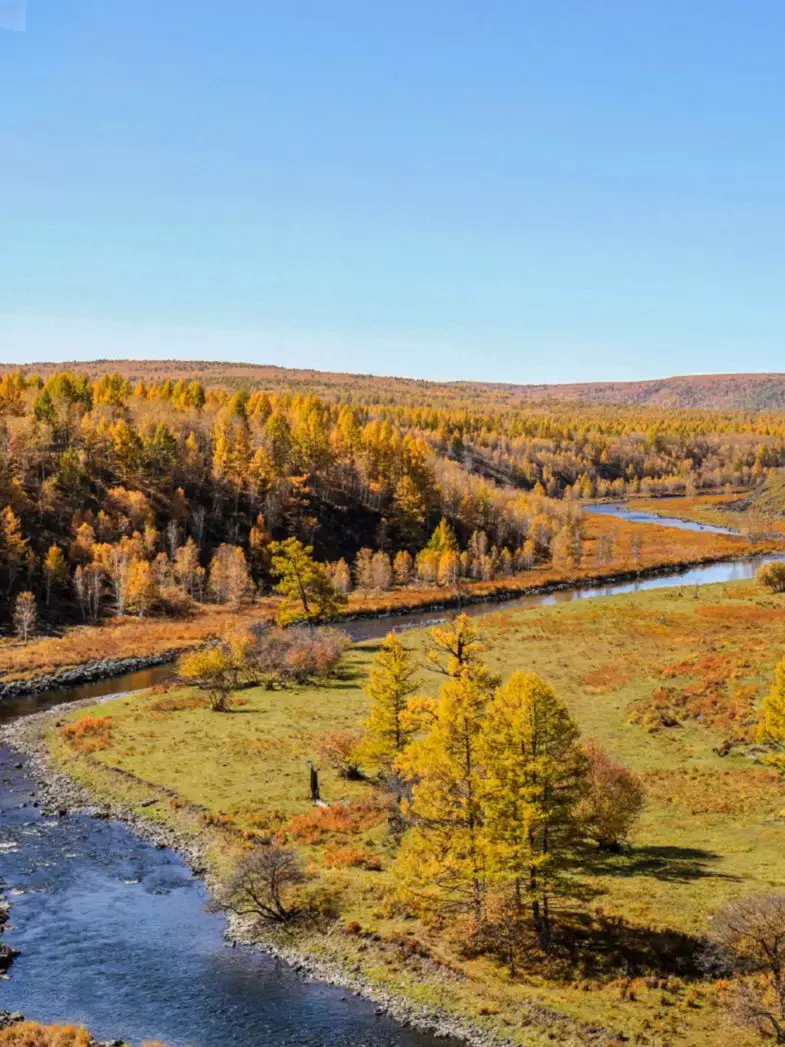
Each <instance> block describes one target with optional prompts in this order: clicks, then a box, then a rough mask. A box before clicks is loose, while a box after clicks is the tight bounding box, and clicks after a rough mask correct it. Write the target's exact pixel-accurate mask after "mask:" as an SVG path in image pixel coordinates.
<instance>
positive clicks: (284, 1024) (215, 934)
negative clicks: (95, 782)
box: [0, 506, 773, 1047]
mask: <svg viewBox="0 0 785 1047" xmlns="http://www.w3.org/2000/svg"><path fill="white" fill-rule="evenodd" d="M618 508H619V507H616V506H612V507H605V506H602V507H590V511H602V512H610V511H611V509H618ZM617 515H618V513H617ZM623 515H625V517H627V516H628V514H627V513H626V512H624V513H623ZM637 515H638V517H639V518H638V519H637V520H636V522H640V523H641V524H642V525H644V524H646V523H657V524H659V525H663V524H665V520H664V519H663V518H660V517H653V516H650V517H646V515H645V514H637ZM640 517H642V518H640ZM684 523H685V521H676V522H675V523H672V524H670V525H671V526H681V525H683V524H684ZM665 525H666V526H667V525H668V524H665ZM692 526H693V527H696V526H698V525H692ZM772 558H773V557H772V556H765V557H760V558H757V559H752V560H738V561H727V562H724V563H715V564H707V565H705V566H701V567H692V568H689V569H687V570H685V571H682V572H679V573H678V574H667V575H661V576H658V577H654V578H644V579H640V580H637V581H634V582H623V583H619V584H608V585H602V586H595V587H592V588H583V589H581V588H577V589H565V590H561V591H559V592H555V593H551V594H548V595H538V596H525V597H521V598H517V599H512V600H507V601H505V602H504V606H505V607H529V606H541V605H544V604H550V603H555V602H557V601H567V600H576V599H591V598H593V597H597V596H613V595H617V594H619V593H624V592H631V591H636V590H646V589H654V588H661V587H665V586H674V585H705V584H707V583H710V582H723V581H737V580H739V579H743V578H750V577H752V576H753V575H754V573H755V571H756V570H757V568H758V566H759V565H760V563H762V562H765V561H766V560H770V559H772ZM499 606H500V603H499V601H490V602H489V603H487V604H474V605H472V606H470V607H468V608H467V611H468V612H469V613H470V614H473V615H476V614H483V613H487V612H488V611H489V610H495V609H498V607H499ZM436 618H437V615H435V614H434V612H433V611H430V612H419V613H417V614H410V615H402V616H398V617H396V618H394V619H393V618H389V619H382V620H371V621H361V622H354V623H348V625H347V629H348V630H349V631H350V633H351V634H352V636H353V638H354V639H358V640H362V639H370V638H374V637H379V636H382V635H384V634H385V633H386V632H387V631H388V630H389V629H390V628H391V627H392V626H395V627H396V628H408V627H414V626H422V625H426V624H428V623H429V622H432V621H434V620H435V619H436ZM170 671H171V670H170V669H169V668H168V667H167V666H159V667H157V668H154V669H149V670H145V671H142V672H137V673H131V674H129V675H127V676H125V677H119V678H117V679H114V680H103V681H100V682H97V683H93V684H89V685H85V686H83V687H76V688H73V689H72V690H70V691H59V692H55V693H52V694H45V695H38V696H35V697H30V698H25V699H21V700H19V701H15V702H7V703H4V704H3V705H2V706H0V721H6V722H7V721H8V720H9V719H13V718H15V717H18V716H24V715H27V714H29V713H32V712H36V711H39V710H41V709H44V708H47V707H50V706H54V705H56V704H67V703H68V702H69V701H75V700H78V699H83V698H90V697H100V696H102V695H107V694H111V693H116V692H120V691H129V690H135V689H139V688H142V687H148V686H150V685H152V684H153V683H156V682H158V681H160V680H163V679H166V676H167V674H168V673H169V672H170ZM36 802H37V801H36V788H35V785H34V783H33V782H32V780H31V778H30V777H29V775H28V774H27V772H26V769H25V766H24V762H23V761H21V759H20V757H19V756H18V755H17V754H16V753H14V752H12V751H9V750H8V749H3V748H0V874H1V875H2V878H3V880H4V881H5V883H6V885H7V891H8V896H9V900H10V901H11V902H12V903H13V907H12V910H11V922H12V928H11V929H9V930H8V932H7V934H6V936H5V940H6V941H7V942H8V944H10V945H12V946H14V947H15V948H17V949H19V950H21V955H20V956H19V958H18V959H17V960H16V962H15V963H14V965H13V966H12V968H11V977H10V980H8V981H3V982H0V1009H2V1008H6V1009H9V1010H19V1011H22V1012H23V1013H24V1014H26V1015H28V1016H30V1017H35V1018H36V1019H39V1020H42V1021H66V1020H78V1021H82V1022H84V1024H85V1025H87V1026H88V1027H89V1028H90V1029H91V1030H92V1031H93V1032H94V1033H95V1034H96V1035H98V1036H99V1037H102V1038H107V1039H108V1038H113V1037H118V1036H120V1037H124V1038H126V1039H128V1040H129V1041H132V1042H135V1043H139V1042H140V1041H142V1040H152V1039H158V1040H162V1041H163V1042H165V1043H167V1044H169V1045H171V1047H217V1045H218V1044H222V1045H227V1047H229V1045H231V1047H293V1045H303V1047H328V1045H329V1047H387V1045H390V1047H392V1045H396V1047H436V1044H439V1045H442V1047H444V1045H445V1044H449V1043H450V1041H448V1040H445V1039H443V1038H440V1039H437V1038H435V1037H433V1036H430V1035H427V1034H423V1033H418V1032H416V1031H414V1030H412V1029H409V1028H405V1027H403V1026H401V1025H398V1024H396V1023H395V1022H394V1021H392V1020H391V1019H389V1018H387V1017H385V1016H381V1015H378V1014H377V1013H376V1008H375V1006H374V1005H373V1004H372V1003H368V1002H366V1001H364V1000H361V999H359V998H357V997H355V996H353V995H352V994H350V993H347V992H344V991H342V990H339V989H335V988H332V987H329V986H326V985H322V984H319V983H315V982H308V981H305V980H304V979H303V978H301V977H300V976H299V975H298V974H296V973H295V972H294V971H293V970H292V969H290V968H289V967H287V966H286V965H285V964H282V963H279V962H277V961H275V960H273V959H271V958H270V957H269V956H267V955H265V954H264V953H262V952H260V951H258V950H253V949H249V948H245V947H235V948H232V947H229V946H228V945H227V944H226V942H225V940H224V936H223V935H224V930H225V921H224V919H223V917H222V916H220V915H219V914H216V913H209V912H207V911H206V910H205V903H206V901H207V898H206V893H205V890H204V888H203V887H202V885H201V883H200V882H199V881H198V880H197V879H195V878H194V877H193V876H192V875H191V874H190V872H189V871H188V869H187V867H186V865H185V864H184V862H183V861H181V859H180V858H179V857H178V856H177V855H176V854H174V853H173V852H171V851H167V850H158V849H156V848H155V847H153V846H152V845H150V844H148V843H145V842H143V841H141V840H140V839H138V838H137V837H136V836H135V835H133V833H131V832H130V831H129V830H128V829H126V828H125V827H124V826H123V825H120V824H117V823H114V822H105V821H100V820H98V819H95V818H90V817H89V816H87V815H82V814H78V815H69V816H67V817H63V818H53V817H48V816H43V815H42V814H41V813H40V811H39V809H38V808H37V807H36V806H34V804H35V803H36Z"/></svg>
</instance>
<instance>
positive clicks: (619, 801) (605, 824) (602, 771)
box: [579, 745, 645, 851]
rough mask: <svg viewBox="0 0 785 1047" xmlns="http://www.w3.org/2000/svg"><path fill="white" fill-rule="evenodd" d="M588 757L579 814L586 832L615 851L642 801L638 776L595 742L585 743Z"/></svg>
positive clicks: (639, 811)
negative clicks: (594, 743)
mask: <svg viewBox="0 0 785 1047" xmlns="http://www.w3.org/2000/svg"><path fill="white" fill-rule="evenodd" d="M586 755H587V756H588V758H589V763H588V768H587V774H586V793H585V795H584V797H583V799H582V800H581V803H580V806H579V815H580V817H581V820H582V821H583V824H584V826H585V828H586V832H587V834H588V836H589V837H590V838H591V839H593V840H595V841H596V842H597V844H598V846H599V847H601V848H602V849H603V850H607V851H617V850H619V849H620V848H621V846H622V844H624V843H625V842H626V840H627V837H628V836H629V834H630V830H631V829H632V827H633V825H634V824H635V822H636V821H637V819H638V817H639V816H640V813H641V811H642V810H643V805H644V803H645V794H644V790H643V785H642V783H641V780H640V778H638V776H637V775H636V774H634V773H633V772H632V771H631V770H630V769H629V767H625V766H624V764H622V763H619V762H618V761H617V760H614V759H613V758H612V757H610V756H608V754H607V753H605V752H603V750H602V749H600V748H599V746H597V745H588V746H586Z"/></svg>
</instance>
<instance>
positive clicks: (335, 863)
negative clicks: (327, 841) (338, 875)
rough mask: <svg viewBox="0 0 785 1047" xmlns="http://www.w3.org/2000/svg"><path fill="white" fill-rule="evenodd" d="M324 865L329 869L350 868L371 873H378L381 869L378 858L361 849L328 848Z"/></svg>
mask: <svg viewBox="0 0 785 1047" xmlns="http://www.w3.org/2000/svg"><path fill="white" fill-rule="evenodd" d="M324 864H325V865H326V866H328V868H331V869H342V868H346V867H347V866H350V867H352V868H356V869H368V870H370V871H372V872H380V871H381V868H382V862H381V859H380V858H379V856H378V855H377V854H374V853H373V851H369V850H368V849H367V848H363V847H328V848H326V850H325V852H324Z"/></svg>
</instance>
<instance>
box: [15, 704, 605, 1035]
mask: <svg viewBox="0 0 785 1047" xmlns="http://www.w3.org/2000/svg"><path fill="white" fill-rule="evenodd" d="M78 704H81V705H88V704H95V700H90V701H86V702H84V703H78ZM76 707H78V705H77V704H69V709H73V708H76ZM57 715H58V713H57V711H49V712H45V713H37V714H34V715H31V716H27V717H24V718H21V719H18V720H16V721H13V722H12V723H10V724H8V725H6V726H5V727H4V728H3V729H2V731H1V732H0V736H2V739H3V741H4V742H6V743H7V744H9V745H11V746H13V747H15V748H16V749H18V750H20V751H22V752H23V753H25V754H26V755H27V758H28V769H29V772H30V774H31V777H33V778H34V779H35V781H36V783H37V785H38V790H39V794H38V797H37V800H38V802H39V804H40V806H41V808H42V809H43V810H44V811H45V812H47V813H51V814H55V815H59V816H61V817H63V816H66V815H67V814H68V813H70V812H76V811H83V812H86V813H89V814H91V815H93V816H95V817H99V818H113V819H117V820H119V821H122V822H124V823H125V824H127V825H128V826H129V827H130V828H131V829H132V830H133V831H134V832H135V833H136V834H137V835H139V836H140V837H141V838H142V839H144V840H146V841H148V842H149V843H152V844H153V845H154V846H156V847H161V848H163V847H166V848H171V849H172V850H175V851H177V852H178V853H179V854H180V855H181V856H182V858H183V859H184V861H185V862H186V863H187V864H188V866H189V867H190V868H191V870H192V871H193V872H194V873H195V874H197V875H199V876H201V877H203V879H204V880H205V883H206V886H207V888H208V890H212V889H213V888H214V887H215V886H216V884H215V883H214V882H213V881H212V879H211V877H210V874H209V872H208V867H207V862H206V859H205V854H206V849H207V843H208V841H207V838H206V837H204V838H199V837H193V836H191V835H187V834H185V833H180V832H178V831H177V830H176V829H175V828H173V827H172V826H167V825H162V824H160V823H158V822H153V821H150V820H148V819H147V818H145V817H143V816H142V815H140V814H139V813H138V812H136V811H132V810H128V809H127V808H123V807H122V806H120V805H118V804H116V803H113V802H109V801H106V800H105V799H104V798H102V797H99V798H97V797H95V796H92V795H90V794H89V793H88V792H87V791H86V790H85V789H84V788H83V787H82V786H81V785H80V784H78V783H76V782H75V781H73V779H71V778H70V777H69V776H68V775H66V774H64V773H63V772H62V771H61V770H60V769H59V768H57V767H56V766H54V765H53V763H52V760H51V757H50V755H49V753H48V750H47V747H46V744H45V742H44V731H45V729H46V727H47V725H48V724H50V723H51V722H52V718H53V717H56V716H57ZM227 938H228V939H229V940H230V941H234V942H238V943H243V944H253V945H256V946H259V947H260V948H262V949H264V951H265V952H267V953H268V954H270V955H272V956H274V957H276V958H278V959H280V960H282V961H283V962H285V963H287V964H289V965H290V966H292V967H293V968H294V969H295V970H296V971H298V973H299V974H301V975H302V976H303V977H304V978H307V979H309V980H314V981H323V982H326V983H329V984H331V985H335V986H338V987H340V988H343V989H346V990H347V992H348V993H351V994H353V995H356V996H361V997H363V998H365V999H368V1000H371V1001H372V1002H373V1003H375V1005H376V1007H377V1009H378V1012H379V1013H380V1014H386V1015H388V1016H390V1017H391V1018H393V1019H394V1020H395V1021H397V1022H399V1023H400V1024H402V1025H406V1026H411V1027H413V1028H416V1029H419V1030H422V1031H426V1032H431V1033H435V1034H436V1035H437V1036H440V1037H452V1038H456V1039H461V1040H463V1041H465V1042H466V1043H467V1044H470V1045H471V1047H513V1045H514V1041H512V1040H510V1039H509V1038H506V1037H504V1036H500V1035H498V1034H496V1033H495V1032H493V1031H491V1030H489V1029H485V1028H482V1027H481V1026H480V1025H478V1024H476V1023H473V1022H472V1021H470V1020H467V1019H465V1018H463V1017H460V1016H457V1015H453V1014H451V1013H449V1012H448V1011H446V1010H442V1009H439V1008H437V1007H434V1006H431V1005H425V1004H421V1003H418V1002H416V1001H413V1000H410V999H408V998H407V997H406V996H403V995H396V994H394V993H393V992H391V991H389V990H388V989H386V988H385V987H383V986H380V985H378V984H376V983H374V982H372V981H370V980H369V979H368V978H367V977H366V976H365V975H364V973H363V967H361V966H360V965H359V964H356V963H355V962H353V961H350V960H347V961H346V962H341V959H340V958H338V959H324V958H322V957H321V956H316V955H313V953H312V952H310V951H309V945H308V942H307V941H306V940H303V939H301V938H298V937H290V936H287V935H282V934H270V935H267V934H265V935H260V934H259V932H258V930H257V929H256V928H254V927H253V926H252V925H251V924H250V923H248V922H247V921H243V920H241V919H238V918H234V917H231V916H230V917H229V920H228V928H227ZM527 1017H528V1020H529V1022H530V1023H534V1022H536V1021H537V1019H538V1018H541V1019H542V1022H543V1024H545V1025H547V1027H548V1028H549V1029H550V1030H552V1031H553V1032H554V1035H555V1038H556V1039H557V1041H558V1042H559V1043H561V1044H563V1045H564V1047H579V1045H583V1047H586V1045H592V1044H594V1045H597V1047H599V1045H600V1044H605V1043H607V1042H608V1034H607V1031H606V1030H603V1029H589V1028H586V1029H584V1030H581V1032H580V1035H578V1034H576V1030H575V1027H574V1025H572V1024H571V1023H569V1022H568V1021H566V1020H565V1019H563V1018H560V1017H559V1016H557V1015H555V1014H553V1013H550V1012H547V1011H546V1010H545V1009H542V1012H541V1014H534V1013H533V1012H532V1013H531V1014H529V1015H527Z"/></svg>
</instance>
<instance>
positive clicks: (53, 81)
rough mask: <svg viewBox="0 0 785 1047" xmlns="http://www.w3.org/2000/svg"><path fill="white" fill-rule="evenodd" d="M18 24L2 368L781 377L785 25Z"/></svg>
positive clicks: (4, 195)
mask: <svg viewBox="0 0 785 1047" xmlns="http://www.w3.org/2000/svg"><path fill="white" fill-rule="evenodd" d="M24 9H25V4H24V3H23V2H22V0H0V359H2V360H5V361H8V360H15V361H17V360H18V361H30V360H34V359H39V360H42V359H57V358H72V357H74V356H81V357H83V358H91V357H95V356H118V357H122V356H137V357H141V356H158V357H168V356H179V357H191V358H210V359H243V360H249V361H253V362H259V363H279V364H285V365H290V366H307V367H320V368H325V369H330V370H352V371H362V372H374V373H381V374H406V375H414V376H424V377H438V378H477V379H490V380H509V381H536V382H539V381H570V380H590V379H609V378H638V377H654V376H661V375H666V374H674V373H688V372H714V371H740V370H785V358H783V352H782V350H783V347H784V346H785V337H784V336H785V294H784V293H783V290H784V289H785V61H784V60H783V47H784V46H785V3H783V0H752V2H750V3H743V2H742V0H690V2H685V0H635V2H630V0H539V2H533V0H532V2H529V0H508V2H503V0H388V2H384V0H382V2H375V0H370V2H369V0H28V2H27V4H26V20H25V18H24V15H25V10H24ZM2 27H9V28H2Z"/></svg>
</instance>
